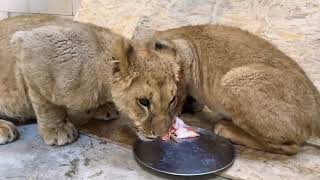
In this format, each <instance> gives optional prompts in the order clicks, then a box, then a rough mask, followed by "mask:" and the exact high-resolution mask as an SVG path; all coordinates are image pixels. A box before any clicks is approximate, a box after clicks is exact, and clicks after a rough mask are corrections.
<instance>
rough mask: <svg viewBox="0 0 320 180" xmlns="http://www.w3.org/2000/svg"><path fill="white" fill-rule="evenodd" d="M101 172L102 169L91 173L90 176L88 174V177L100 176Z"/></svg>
mask: <svg viewBox="0 0 320 180" xmlns="http://www.w3.org/2000/svg"><path fill="white" fill-rule="evenodd" d="M102 173H103V171H102V170H100V171H99V172H97V173H94V174H92V175H91V176H89V177H88V178H93V177H97V176H100V175H101V174H102Z"/></svg>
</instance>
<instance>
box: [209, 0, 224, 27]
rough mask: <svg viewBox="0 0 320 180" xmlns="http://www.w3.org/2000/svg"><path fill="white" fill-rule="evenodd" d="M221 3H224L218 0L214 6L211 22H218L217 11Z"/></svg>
mask: <svg viewBox="0 0 320 180" xmlns="http://www.w3.org/2000/svg"><path fill="white" fill-rule="evenodd" d="M221 3H222V1H221V0H217V1H216V3H215V5H214V6H213V9H212V13H211V17H210V20H209V24H215V23H217V13H218V9H219V7H220V4H221Z"/></svg>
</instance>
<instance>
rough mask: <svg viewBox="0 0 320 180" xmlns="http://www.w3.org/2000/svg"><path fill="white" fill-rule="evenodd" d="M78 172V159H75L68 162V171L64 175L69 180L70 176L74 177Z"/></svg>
mask: <svg viewBox="0 0 320 180" xmlns="http://www.w3.org/2000/svg"><path fill="white" fill-rule="evenodd" d="M78 171H79V158H75V159H73V160H72V161H70V169H69V171H67V172H66V173H65V174H64V175H65V176H67V177H70V178H71V177H72V176H74V175H76V174H77V172H78Z"/></svg>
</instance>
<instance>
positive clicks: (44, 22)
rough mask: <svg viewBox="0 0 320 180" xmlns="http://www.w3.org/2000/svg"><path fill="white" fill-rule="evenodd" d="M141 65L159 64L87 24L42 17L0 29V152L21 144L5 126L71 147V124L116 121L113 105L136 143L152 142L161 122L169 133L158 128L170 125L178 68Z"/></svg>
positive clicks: (74, 133) (148, 54) (150, 54)
mask: <svg viewBox="0 0 320 180" xmlns="http://www.w3.org/2000/svg"><path fill="white" fill-rule="evenodd" d="M146 57H151V58H149V59H152V57H154V58H153V59H154V60H157V59H156V58H155V57H156V54H155V53H154V52H152V51H148V50H146V49H144V48H138V47H137V46H133V45H132V44H131V43H130V42H129V41H128V40H126V39H124V38H122V37H121V36H119V35H117V34H115V33H113V32H111V31H110V30H108V29H105V28H102V27H97V26H94V25H92V24H84V23H79V22H74V21H71V20H66V19H62V18H58V17H53V16H43V15H41V16H20V17H15V18H10V19H6V20H3V21H0V115H1V118H2V119H1V120H0V144H5V143H8V142H11V141H13V140H15V139H16V138H17V136H18V132H17V130H16V128H15V126H14V125H13V124H12V123H11V122H9V121H6V120H4V119H7V120H12V119H14V120H18V121H22V120H24V119H37V122H38V130H39V133H40V135H41V136H42V138H43V140H44V142H45V143H46V144H48V145H65V144H68V143H71V142H73V141H75V140H76V138H77V137H78V133H77V130H76V128H75V126H74V124H73V120H77V118H79V117H81V118H83V117H86V118H99V119H112V118H117V116H118V113H117V111H116V108H115V107H114V104H113V102H114V103H115V104H116V105H117V106H118V107H119V109H120V110H121V111H122V112H124V113H126V114H128V115H129V117H130V118H131V119H132V122H133V123H132V124H133V128H134V130H135V131H136V132H137V133H138V134H139V135H141V137H152V138H153V137H155V135H156V134H159V131H158V130H157V129H156V128H155V127H158V126H159V125H158V124H159V122H161V124H162V125H161V127H164V126H170V125H171V124H170V122H168V123H162V122H163V119H170V117H172V115H170V114H172V113H169V112H168V111H170V110H171V109H167V110H164V108H167V106H168V104H169V103H170V101H171V100H172V98H173V97H174V96H175V94H174V93H175V92H176V86H175V84H176V82H175V81H176V80H175V78H172V77H176V76H177V73H178V66H177V67H175V66H176V64H175V63H173V59H168V60H166V61H164V62H163V63H161V65H159V66H154V65H153V64H154V62H153V61H152V60H150V61H146V60H145V59H146ZM149 59H148V60H149ZM140 60H141V61H140ZM169 67H173V68H171V70H169V71H167V72H166V73H162V74H161V73H157V72H156V71H157V70H158V69H159V68H160V69H170V68H169ZM160 77H161V78H160ZM160 100H161V103H160ZM162 103H163V104H162ZM173 108H174V106H173V107H172V109H173ZM161 112H165V113H163V114H161ZM153 114H159V116H157V117H154V116H153ZM73 118H76V119H73Z"/></svg>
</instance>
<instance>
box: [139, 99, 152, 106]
mask: <svg viewBox="0 0 320 180" xmlns="http://www.w3.org/2000/svg"><path fill="white" fill-rule="evenodd" d="M138 103H139V104H140V105H141V106H144V107H149V106H150V101H149V99H147V98H141V99H138Z"/></svg>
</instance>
